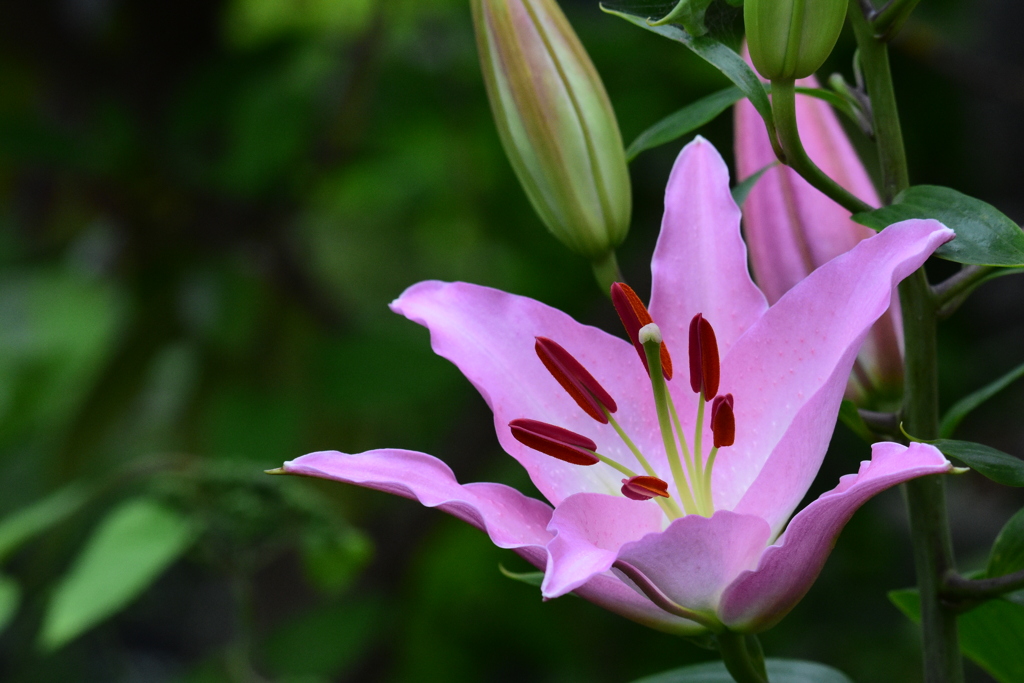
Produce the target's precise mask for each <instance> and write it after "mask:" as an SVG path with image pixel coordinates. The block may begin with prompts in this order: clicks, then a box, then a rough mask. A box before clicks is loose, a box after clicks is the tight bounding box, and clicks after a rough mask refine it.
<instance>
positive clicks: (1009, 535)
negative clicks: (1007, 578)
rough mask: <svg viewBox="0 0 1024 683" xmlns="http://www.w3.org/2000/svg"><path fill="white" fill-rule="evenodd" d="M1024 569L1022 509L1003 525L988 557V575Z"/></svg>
mask: <svg viewBox="0 0 1024 683" xmlns="http://www.w3.org/2000/svg"><path fill="white" fill-rule="evenodd" d="M1021 569H1024V509H1021V510H1020V511H1018V512H1017V514H1015V515H1014V516H1013V517H1011V518H1010V521H1009V522H1007V523H1006V525H1005V526H1003V528H1002V530H1001V531H1000V532H999V535H998V536H996V542H995V543H993V544H992V552H991V554H990V555H989V557H988V569H987V570H986V571H985V573H986V574H987V575H988V576H989V577H996V576H1004V575H1006V574H1012V573H1013V572H1016V571H1020V570H1021Z"/></svg>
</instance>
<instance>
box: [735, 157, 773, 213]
mask: <svg viewBox="0 0 1024 683" xmlns="http://www.w3.org/2000/svg"><path fill="white" fill-rule="evenodd" d="M778 165H779V162H777V161H773V162H771V163H770V164H768V165H767V166H765V167H764V168H762V169H760V170H758V171H756V172H754V173H752V174H751V175H749V176H748V177H746V178H744V179H743V180H742V181H741V182H740V183H738V184H737V185H736V187H734V188H732V200H733V201H734V202H736V206H739V207H742V206H743V202H745V201H747V197H749V196H750V191H751V190H753V189H754V185H757V181H758V180H760V179H761V176H763V175H764V174H765V173H767V172H768V171H770V170H771V169H773V168H775V167H776V166H778Z"/></svg>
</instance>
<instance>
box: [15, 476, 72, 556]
mask: <svg viewBox="0 0 1024 683" xmlns="http://www.w3.org/2000/svg"><path fill="white" fill-rule="evenodd" d="M90 494H91V491H90V490H89V489H87V488H86V487H85V486H83V485H81V484H71V485H70V486H67V487H65V488H62V489H59V490H58V491H55V492H54V493H52V494H50V495H49V496H47V497H46V498H43V499H42V500H39V501H36V502H35V503H32V504H31V505H29V506H28V507H24V508H22V509H20V510H18V511H16V512H14V513H12V514H10V515H8V516H7V517H6V518H5V519H4V520H3V521H2V522H0V562H3V561H4V560H6V559H7V557H8V556H9V555H10V554H11V553H13V552H14V551H15V550H17V549H18V548H19V547H20V546H21V545H22V544H23V543H25V542H26V541H28V540H30V539H31V538H32V537H33V536H35V535H36V534H40V533H42V532H44V531H46V530H47V529H49V528H50V527H52V526H54V525H56V524H59V523H60V522H62V521H63V520H65V519H67V518H68V517H70V516H71V515H73V514H75V513H76V512H78V511H79V510H80V509H81V507H82V505H84V504H85V503H86V501H88V500H89V496H90Z"/></svg>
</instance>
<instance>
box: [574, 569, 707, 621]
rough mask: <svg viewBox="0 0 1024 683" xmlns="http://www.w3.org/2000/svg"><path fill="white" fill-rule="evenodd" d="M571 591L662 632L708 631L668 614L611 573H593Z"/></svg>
mask: <svg viewBox="0 0 1024 683" xmlns="http://www.w3.org/2000/svg"><path fill="white" fill-rule="evenodd" d="M573 594H574V595H578V596H580V597H581V598H583V599H584V600H589V601H590V602H592V603H594V604H595V605H598V606H599V607H603V608H604V609H606V610H608V611H610V612H615V613H616V614H619V615H622V616H624V617H626V618H627V619H631V620H633V621H635V622H637V623H639V624H643V625H644V626H648V627H650V628H653V629H657V630H658V631H664V632H665V633H674V634H677V635H696V634H699V633H706V632H707V628H705V627H704V626H701V625H700V624H698V623H696V622H693V621H690V620H689V619H683V618H681V617H677V616H675V615H672V614H669V613H668V612H666V611H665V610H663V609H661V608H660V607H658V606H656V605H655V604H654V603H653V602H651V601H650V600H648V599H647V597H645V596H643V595H641V594H640V593H639V592H638V591H636V590H635V589H633V588H631V587H630V586H627V585H626V584H625V583H623V582H622V581H620V580H619V579H618V578H616V577H615V576H612V575H610V574H598V575H596V576H594V577H593V578H592V579H590V580H589V581H587V582H586V583H585V584H583V585H582V586H580V587H579V588H577V589H575V590H574V591H573Z"/></svg>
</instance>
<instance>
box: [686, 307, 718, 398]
mask: <svg viewBox="0 0 1024 683" xmlns="http://www.w3.org/2000/svg"><path fill="white" fill-rule="evenodd" d="M720 370H721V368H720V366H719V362H718V340H717V339H715V330H714V328H712V327H711V323H709V322H708V321H707V320H705V319H704V316H703V315H701V314H700V313H698V314H697V315H695V316H693V320H691V321H690V388H691V389H693V391H694V393H697V394H699V393H700V392H701V390H703V391H704V400H706V401H710V400H711V399H713V398H714V397H715V395H716V394H717V393H718V379H719V373H720Z"/></svg>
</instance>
